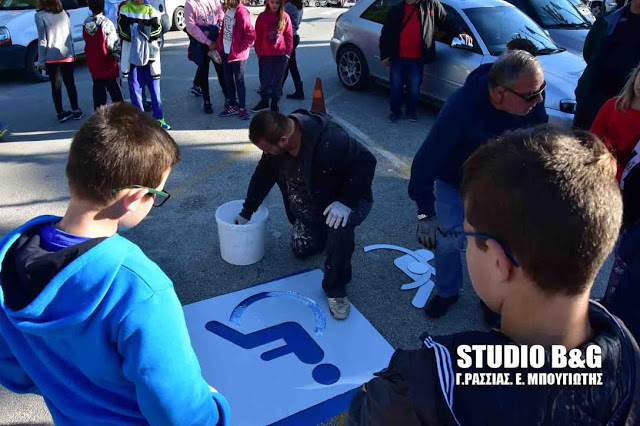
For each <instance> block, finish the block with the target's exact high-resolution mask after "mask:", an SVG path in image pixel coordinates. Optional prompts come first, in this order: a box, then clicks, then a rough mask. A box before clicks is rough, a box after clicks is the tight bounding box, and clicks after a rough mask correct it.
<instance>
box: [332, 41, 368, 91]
mask: <svg viewBox="0 0 640 426" xmlns="http://www.w3.org/2000/svg"><path fill="white" fill-rule="evenodd" d="M337 67H338V78H339V79H340V82H341V83H342V84H343V85H344V86H345V87H346V88H347V89H349V90H361V89H364V88H365V87H367V85H368V84H369V66H368V65H367V61H366V59H365V58H364V55H363V54H362V52H361V51H360V49H358V48H357V47H355V46H347V47H344V48H342V49H340V51H339V52H338V60H337Z"/></svg>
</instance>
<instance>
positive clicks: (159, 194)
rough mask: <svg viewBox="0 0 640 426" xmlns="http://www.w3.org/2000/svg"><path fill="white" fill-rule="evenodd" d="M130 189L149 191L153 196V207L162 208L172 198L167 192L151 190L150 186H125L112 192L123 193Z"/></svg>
mask: <svg viewBox="0 0 640 426" xmlns="http://www.w3.org/2000/svg"><path fill="white" fill-rule="evenodd" d="M129 188H140V189H146V190H147V191H149V194H151V195H153V207H160V206H162V205H163V204H164V203H166V202H167V200H168V199H169V198H171V194H169V193H168V192H167V191H159V190H157V189H153V188H149V187H148V186H143V185H129V186H123V187H122V188H116V189H113V190H112V191H111V192H112V193H114V194H116V193H118V192H120V191H122V190H123V189H129Z"/></svg>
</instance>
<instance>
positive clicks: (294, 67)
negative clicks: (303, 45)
mask: <svg viewBox="0 0 640 426" xmlns="http://www.w3.org/2000/svg"><path fill="white" fill-rule="evenodd" d="M298 44H300V36H299V35H297V34H296V35H294V36H293V51H292V52H291V57H290V58H289V63H288V64H287V69H286V70H284V79H282V85H283V86H284V83H285V82H286V81H287V77H289V71H291V78H293V84H294V85H295V87H296V90H297V89H298V87H299V86H300V83H302V79H301V78H300V71H298V62H297V59H296V48H297V47H298Z"/></svg>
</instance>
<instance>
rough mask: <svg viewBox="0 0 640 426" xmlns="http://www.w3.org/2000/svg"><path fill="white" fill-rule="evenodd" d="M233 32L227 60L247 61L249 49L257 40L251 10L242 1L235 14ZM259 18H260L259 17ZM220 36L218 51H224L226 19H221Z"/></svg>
mask: <svg viewBox="0 0 640 426" xmlns="http://www.w3.org/2000/svg"><path fill="white" fill-rule="evenodd" d="M234 19H235V23H234V24H233V33H232V34H231V50H230V51H229V56H228V57H227V62H234V61H246V60H247V59H248V58H249V50H251V45H252V44H253V42H254V41H255V40H256V30H255V29H254V28H253V24H252V23H251V15H250V14H249V10H248V9H247V8H246V7H244V5H243V4H242V3H240V4H238V7H237V8H236V14H235V16H234ZM258 19H259V18H258ZM219 34H220V36H219V37H218V52H219V53H220V54H222V52H224V44H223V43H224V40H223V38H224V19H222V20H221V21H220V33H219Z"/></svg>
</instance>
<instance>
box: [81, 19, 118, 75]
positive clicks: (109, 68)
mask: <svg viewBox="0 0 640 426" xmlns="http://www.w3.org/2000/svg"><path fill="white" fill-rule="evenodd" d="M82 37H83V38H84V41H85V47H84V54H85V56H86V58H87V65H88V67H89V72H90V73H91V77H92V78H93V79H94V80H107V79H113V78H118V77H119V72H118V61H117V58H118V57H119V55H120V43H119V41H118V36H117V34H116V29H115V26H114V25H113V23H112V22H111V21H110V20H109V18H107V17H106V16H104V15H102V14H100V15H97V16H90V17H89V18H87V19H86V20H85V21H84V27H83V29H82Z"/></svg>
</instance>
